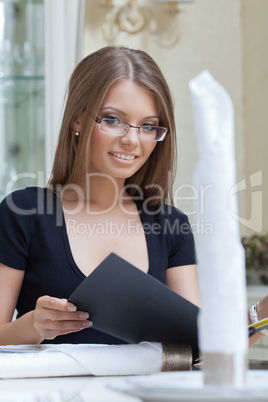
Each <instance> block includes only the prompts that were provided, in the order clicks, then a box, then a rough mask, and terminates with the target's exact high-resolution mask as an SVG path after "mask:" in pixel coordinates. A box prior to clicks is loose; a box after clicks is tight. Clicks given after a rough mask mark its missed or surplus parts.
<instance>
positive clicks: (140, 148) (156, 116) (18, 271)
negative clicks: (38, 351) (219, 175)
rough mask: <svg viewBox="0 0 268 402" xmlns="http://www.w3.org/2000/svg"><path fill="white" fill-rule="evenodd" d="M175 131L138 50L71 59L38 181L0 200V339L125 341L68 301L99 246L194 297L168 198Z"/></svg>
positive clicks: (178, 222) (158, 80) (152, 67)
mask: <svg viewBox="0 0 268 402" xmlns="http://www.w3.org/2000/svg"><path fill="white" fill-rule="evenodd" d="M175 143H176V138H175V122H174V113H173V104H172V97H171V94H170V91H169V88H168V86H167V83H166V81H165V78H164V77H163V75H162V73H161V71H160V70H159V68H158V66H157V65H156V63H155V62H154V61H153V59H152V58H151V57H150V56H149V55H148V54H146V53H145V52H143V51H140V50H132V49H126V48H120V47H106V48H103V49H100V50H98V51H96V52H95V53H93V54H91V55H89V56H87V57H86V58H85V59H84V60H82V61H81V62H80V63H79V64H78V66H77V67H76V69H75V70H74V72H73V74H72V76H71V78H70V82H69V88H68V94H67V101H66V107H65V112H64V116H63V121H62V126H61V130H60V135H59V141H58V147H57V151H56V154H55V160H54V166H53V170H52V176H51V179H50V181H49V184H48V186H47V187H46V188H35V187H33V188H26V189H24V190H20V191H16V192H14V193H12V194H10V195H9V196H8V197H6V199H5V200H4V201H3V202H2V204H1V205H0V264H1V268H0V303H1V305H2V306H3V307H2V309H1V312H0V324H2V325H0V344H8V343H11V344H20V343H22V344H27V343H40V342H44V343H48V342H53V343H106V344H116V343H124V342H123V341H122V340H121V339H119V338H114V337H112V336H109V335H107V334H104V333H102V332H100V331H97V330H95V329H94V323H93V328H91V326H92V323H91V322H90V321H89V317H90V311H89V312H82V311H76V306H74V305H73V304H71V303H69V302H67V299H68V297H69V296H70V295H71V294H72V293H73V291H74V290H75V289H76V287H77V286H78V285H79V284H80V283H81V282H82V281H83V280H84V278H85V276H88V275H89V274H90V273H91V272H92V271H93V270H94V269H95V268H96V267H97V266H98V265H99V264H100V263H101V262H102V261H103V260H104V258H106V257H107V256H108V255H109V254H110V253H115V254H117V255H119V256H120V257H122V258H124V259H125V260H127V261H128V262H130V263H131V264H133V265H134V266H136V267H137V268H138V269H140V270H142V271H143V272H145V273H148V275H152V276H153V277H154V278H155V279H157V280H159V281H161V282H163V283H165V284H166V285H167V286H169V287H170V288H171V289H172V290H174V291H175V292H177V293H179V294H180V295H181V296H183V297H185V298H186V299H188V300H190V301H191V302H193V303H195V304H198V303H199V294H198V286H197V278H196V266H195V247H194V239H193V235H192V232H191V227H190V224H189V222H188V219H187V217H186V215H185V214H184V213H183V212H181V211H180V210H178V209H176V208H174V207H173V206H172V195H171V194H172V181H173V177H174V160H175V156H174V153H175V149H176V146H175ZM122 302H123V301H122ZM14 308H16V309H17V311H18V316H17V319H16V320H15V321H14V322H10V320H11V317H12V314H13V311H14ZM82 330H83V331H82Z"/></svg>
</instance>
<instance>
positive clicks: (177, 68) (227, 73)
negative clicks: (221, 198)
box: [84, 0, 267, 235]
mask: <svg viewBox="0 0 268 402" xmlns="http://www.w3.org/2000/svg"><path fill="white" fill-rule="evenodd" d="M99 3H100V2H99V1H97V0H95V1H94V0H91V1H88V2H87V16H86V30H85V49H84V53H85V54H88V53H91V52H92V51H94V50H96V49H98V48H100V47H102V46H105V45H107V43H106V42H105V41H104V39H103V36H102V31H101V25H102V22H103V19H104V14H105V10H104V8H103V7H101V6H100V4H99ZM115 3H116V4H119V5H120V4H122V5H123V4H125V1H122V0H121V1H120V0H118V1H115ZM256 3H258V6H259V7H257V8H256V7H255V5H256ZM265 3H266V4H265ZM138 4H139V5H144V6H149V7H152V8H153V10H154V12H155V13H156V12H157V11H160V16H161V18H162V16H163V15H164V13H163V10H164V9H165V8H166V7H167V6H166V5H163V4H160V3H158V4H156V3H154V2H153V1H150V0H147V1H146V0H144V1H142V0H140V1H139V2H138ZM179 7H180V10H181V13H179V15H178V18H179V22H180V29H181V40H180V42H179V44H178V45H176V46H175V47H174V48H170V49H166V48H163V47H160V46H159V45H158V44H156V43H155V42H154V41H152V39H151V38H150V35H149V34H148V32H147V33H145V34H144V33H143V34H137V35H135V36H134V35H133V36H132V37H128V38H123V37H121V38H120V40H119V41H117V42H116V43H115V44H122V45H127V46H130V47H134V48H142V49H143V50H145V51H147V52H148V53H149V54H150V55H151V56H152V57H153V58H154V59H155V60H156V62H157V63H158V64H159V66H160V68H161V69H162V71H163V72H164V74H165V76H166V78H167V81H168V83H169V85H170V87H171V90H172V93H173V96H174V99H175V115H176V123H177V131H178V173H177V177H176V183H175V188H174V190H177V194H178V195H179V196H181V199H177V206H179V207H180V208H181V209H182V210H184V211H185V212H186V213H188V215H189V217H190V219H191V217H194V211H193V207H192V203H191V200H190V199H189V198H190V197H191V196H192V195H193V193H192V191H191V190H190V189H189V185H190V184H191V182H192V174H193V170H194V167H195V164H196V161H197V158H198V154H197V147H196V140H195V133H194V124H193V117H192V106H191V98H190V92H189V89H188V83H189V81H190V80H191V79H192V78H193V77H195V76H196V75H197V74H199V73H200V72H201V71H203V70H209V71H210V73H211V74H212V75H213V76H214V78H215V79H216V80H217V81H218V82H219V83H220V84H222V85H223V86H224V87H225V89H226V90H227V91H228V92H229V94H230V96H231V98H232V101H233V104H234V110H235V133H236V139H235V140H236V161H237V181H238V182H239V181H241V180H244V179H246V181H247V182H248V177H247V176H248V175H249V174H251V173H252V172H255V170H256V169H255V168H256V167H257V168H258V166H259V167H260V166H263V164H264V163H265V164H267V148H266V149H263V146H262V145H261V144H262V143H263V141H262V138H258V140H257V142H258V144H259V145H258V146H257V145H256V142H255V140H253V137H252V134H251V135H249V134H250V132H251V133H252V132H256V131H258V133H257V134H256V135H258V137H262V136H263V135H264V134H265V133H264V131H265V128H266V125H265V124H263V123H262V122H261V120H262V117H263V116H262V115H263V114H264V116H265V112H264V110H265V106H264V105H265V102H264V100H265V99H264V97H265V96H266V97H267V91H266V94H265V95H262V97H259V98H258V95H257V91H258V89H259V87H261V86H262V81H263V80H261V82H259V85H258V86H257V87H256V86H255V81H254V79H253V78H252V77H251V70H252V69H254V71H255V72H257V71H258V72H259V73H258V77H259V76H260V73H262V76H263V77H264V74H265V72H266V73H267V70H266V71H265V70H263V67H260V66H259V63H258V61H255V60H252V54H253V53H254V52H257V56H258V60H260V59H261V60H260V62H261V63H262V62H263V60H262V57H261V56H262V53H261V47H260V46H261V43H260V46H259V47H258V48H257V49H255V40H256V39H259V38H256V36H258V35H260V33H261V31H262V28H263V26H262V25H263V24H264V20H265V15H267V11H266V13H264V12H263V8H265V9H266V8H267V2H266V0H258V1H257V2H256V1H255V0H194V1H193V2H192V3H180V6H179ZM254 7H255V8H254ZM253 11H255V12H253ZM252 12H253V16H254V21H255V22H254V21H251V15H252ZM259 13H261V15H262V17H261V20H262V25H261V26H260V27H258V29H257V31H256V32H255V34H254V35H253V36H252V33H253V30H255V26H254V24H255V25H258V21H259V20H258V18H259V17H258V15H259ZM266 31H267V29H266ZM248 37H249V38H250V40H249V38H248ZM266 37H267V36H266ZM248 40H249V41H248ZM264 40H265V39H264V38H262V41H264ZM244 42H246V46H243V43H244ZM244 45H245V44H244ZM252 49H253V50H252ZM243 52H245V55H244V54H243ZM252 52H253V53H252ZM254 55H255V53H254ZM244 59H245V65H244V64H243V62H244ZM260 70H261V71H260ZM266 85H267V83H266ZM252 93H254V97H253V96H252ZM255 95H256V97H255ZM255 98H257V102H258V103H257V104H256V103H255ZM266 104H267V102H266ZM258 105H262V111H260V110H259V106H258ZM244 108H246V113H244ZM256 109H257V111H258V113H257V115H258V116H259V117H260V121H259V122H258V125H257V126H256V119H257V118H256ZM249 110H250V113H249ZM254 116H255V117H254ZM257 120H258V119H257ZM244 125H245V126H247V128H246V130H245V129H244ZM256 127H258V128H257V130H256ZM259 148H260V149H259ZM253 150H254V152H252V151H253ZM260 150H261V155H262V156H261V158H260V160H259V161H258V164H256V158H257V159H258V155H259V154H260ZM245 151H246V154H245ZM265 156H266V158H265ZM245 163H246V164H247V167H246V164H245ZM185 186H186V187H187V186H188V189H187V188H185ZM250 197H251V195H250V192H249V193H247V192H246V191H241V192H240V193H239V214H240V216H241V217H243V218H244V219H246V220H247V219H249V214H250V201H249V199H250ZM192 214H193V215H192ZM265 221H266V222H267V219H265ZM266 226H267V224H266ZM199 229H200V228H196V230H199ZM266 229H267V227H266ZM248 231H249V228H248V225H247V222H246V225H241V234H242V235H243V234H247V233H248Z"/></svg>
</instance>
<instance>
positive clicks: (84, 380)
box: [0, 370, 268, 402]
mask: <svg viewBox="0 0 268 402" xmlns="http://www.w3.org/2000/svg"><path fill="white" fill-rule="evenodd" d="M267 395H268V370H249V371H248V373H247V384H246V386H245V387H244V388H243V389H234V388H227V387H204V386H203V384H202V372H201V371H187V372H186V371H185V372H170V373H157V374H150V375H147V376H121V377H91V376H84V377H60V378H35V379H10V380H0V400H1V402H37V401H38V402H67V401H70V402H87V401H90V402H100V401H101V402H141V401H144V402H175V401H182V402H194V401H199V402H200V401H202V402H209V401H210V402H212V401H213V402H214V401H218V402H227V401H228V402H239V401H241V402H242V401H243V402H249V401H250V402H264V401H265V402H267Z"/></svg>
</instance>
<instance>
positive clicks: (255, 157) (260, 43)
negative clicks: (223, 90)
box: [242, 0, 268, 233]
mask: <svg viewBox="0 0 268 402" xmlns="http://www.w3.org/2000/svg"><path fill="white" fill-rule="evenodd" d="M242 5H243V8H242V13H243V14H242V15H243V49H244V51H243V54H244V63H243V77H244V81H243V86H244V102H245V105H244V111H245V114H244V121H245V177H246V178H247V187H248V190H247V199H246V200H247V202H246V217H247V219H250V218H251V219H252V224H253V225H252V226H253V227H252V229H251V230H250V233H253V230H254V229H255V227H256V228H257V227H258V224H259V222H261V223H262V231H266V232H267V230H268V209H267V205H268V184H267V183H268V113H267V107H268V46H267V41H268V24H267V15H268V2H267V0H257V1H256V0H255V1H254V0H243V3H242ZM259 171H261V172H262V178H261V177H260V181H259V183H261V181H262V186H261V185H258V184H259V183H258V180H257V181H256V180H255V182H254V180H253V182H252V183H250V177H251V176H252V175H254V174H255V173H256V172H259ZM257 178H258V177H257ZM261 179H262V180H261ZM252 184H253V186H254V185H256V186H255V187H253V188H252V189H250V186H251V185H252ZM251 190H252V192H253V193H252V194H253V195H254V194H255V196H256V201H255V200H253V199H252V197H251ZM256 191H261V192H262V194H261V193H260V194H259V196H260V197H261V195H262V204H263V207H262V208H261V205H260V201H259V200H258V198H259V197H258V194H257V193H256Z"/></svg>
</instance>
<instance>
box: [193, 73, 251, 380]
mask: <svg viewBox="0 0 268 402" xmlns="http://www.w3.org/2000/svg"><path fill="white" fill-rule="evenodd" d="M190 91H191V94H192V102H193V111H194V119H195V129H196V136H197V143H198V148H199V159H198V162H197V165H196V168H195V172H194V179H193V182H194V186H195V188H196V189H199V190H200V191H201V189H203V192H201V193H200V199H199V200H198V201H197V202H196V218H197V219H198V220H200V221H201V222H205V224H208V225H210V227H211V230H210V231H208V232H206V231H205V232H203V233H202V232H201V231H200V233H197V234H196V244H197V254H198V258H199V267H198V275H199V286H200V293H201V299H202V310H201V311H200V315H199V326H198V329H199V342H200V345H199V346H200V349H201V352H202V353H220V354H227V355H232V356H235V360H237V364H236V362H235V363H234V366H235V367H234V371H235V377H236V378H237V383H243V378H244V370H243V364H244V359H245V353H246V351H247V348H248V334H247V315H246V312H247V306H246V281H245V279H246V276H245V257H244V250H243V247H242V244H241V240H240V233H239V225H238V222H237V221H235V220H234V218H233V216H232V215H231V213H230V209H232V210H236V211H237V209H238V206H237V197H236V193H234V194H233V195H232V197H231V198H230V193H231V190H232V188H233V187H234V185H235V183H236V164H235V135H234V116H233V115H234V110H233V104H232V100H231V98H230V96H229V94H228V93H227V92H226V90H225V89H224V88H223V87H222V86H221V85H220V84H219V83H218V82H217V81H216V80H215V79H214V78H213V77H212V76H211V74H210V73H209V72H208V71H203V72H202V73H200V74H199V75H198V76H197V77H195V78H194V79H193V80H191V82H190ZM202 196H203V198H202V199H201V197H202ZM239 361H240V363H238V362H239ZM236 368H237V371H236ZM236 373H237V375H236Z"/></svg>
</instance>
